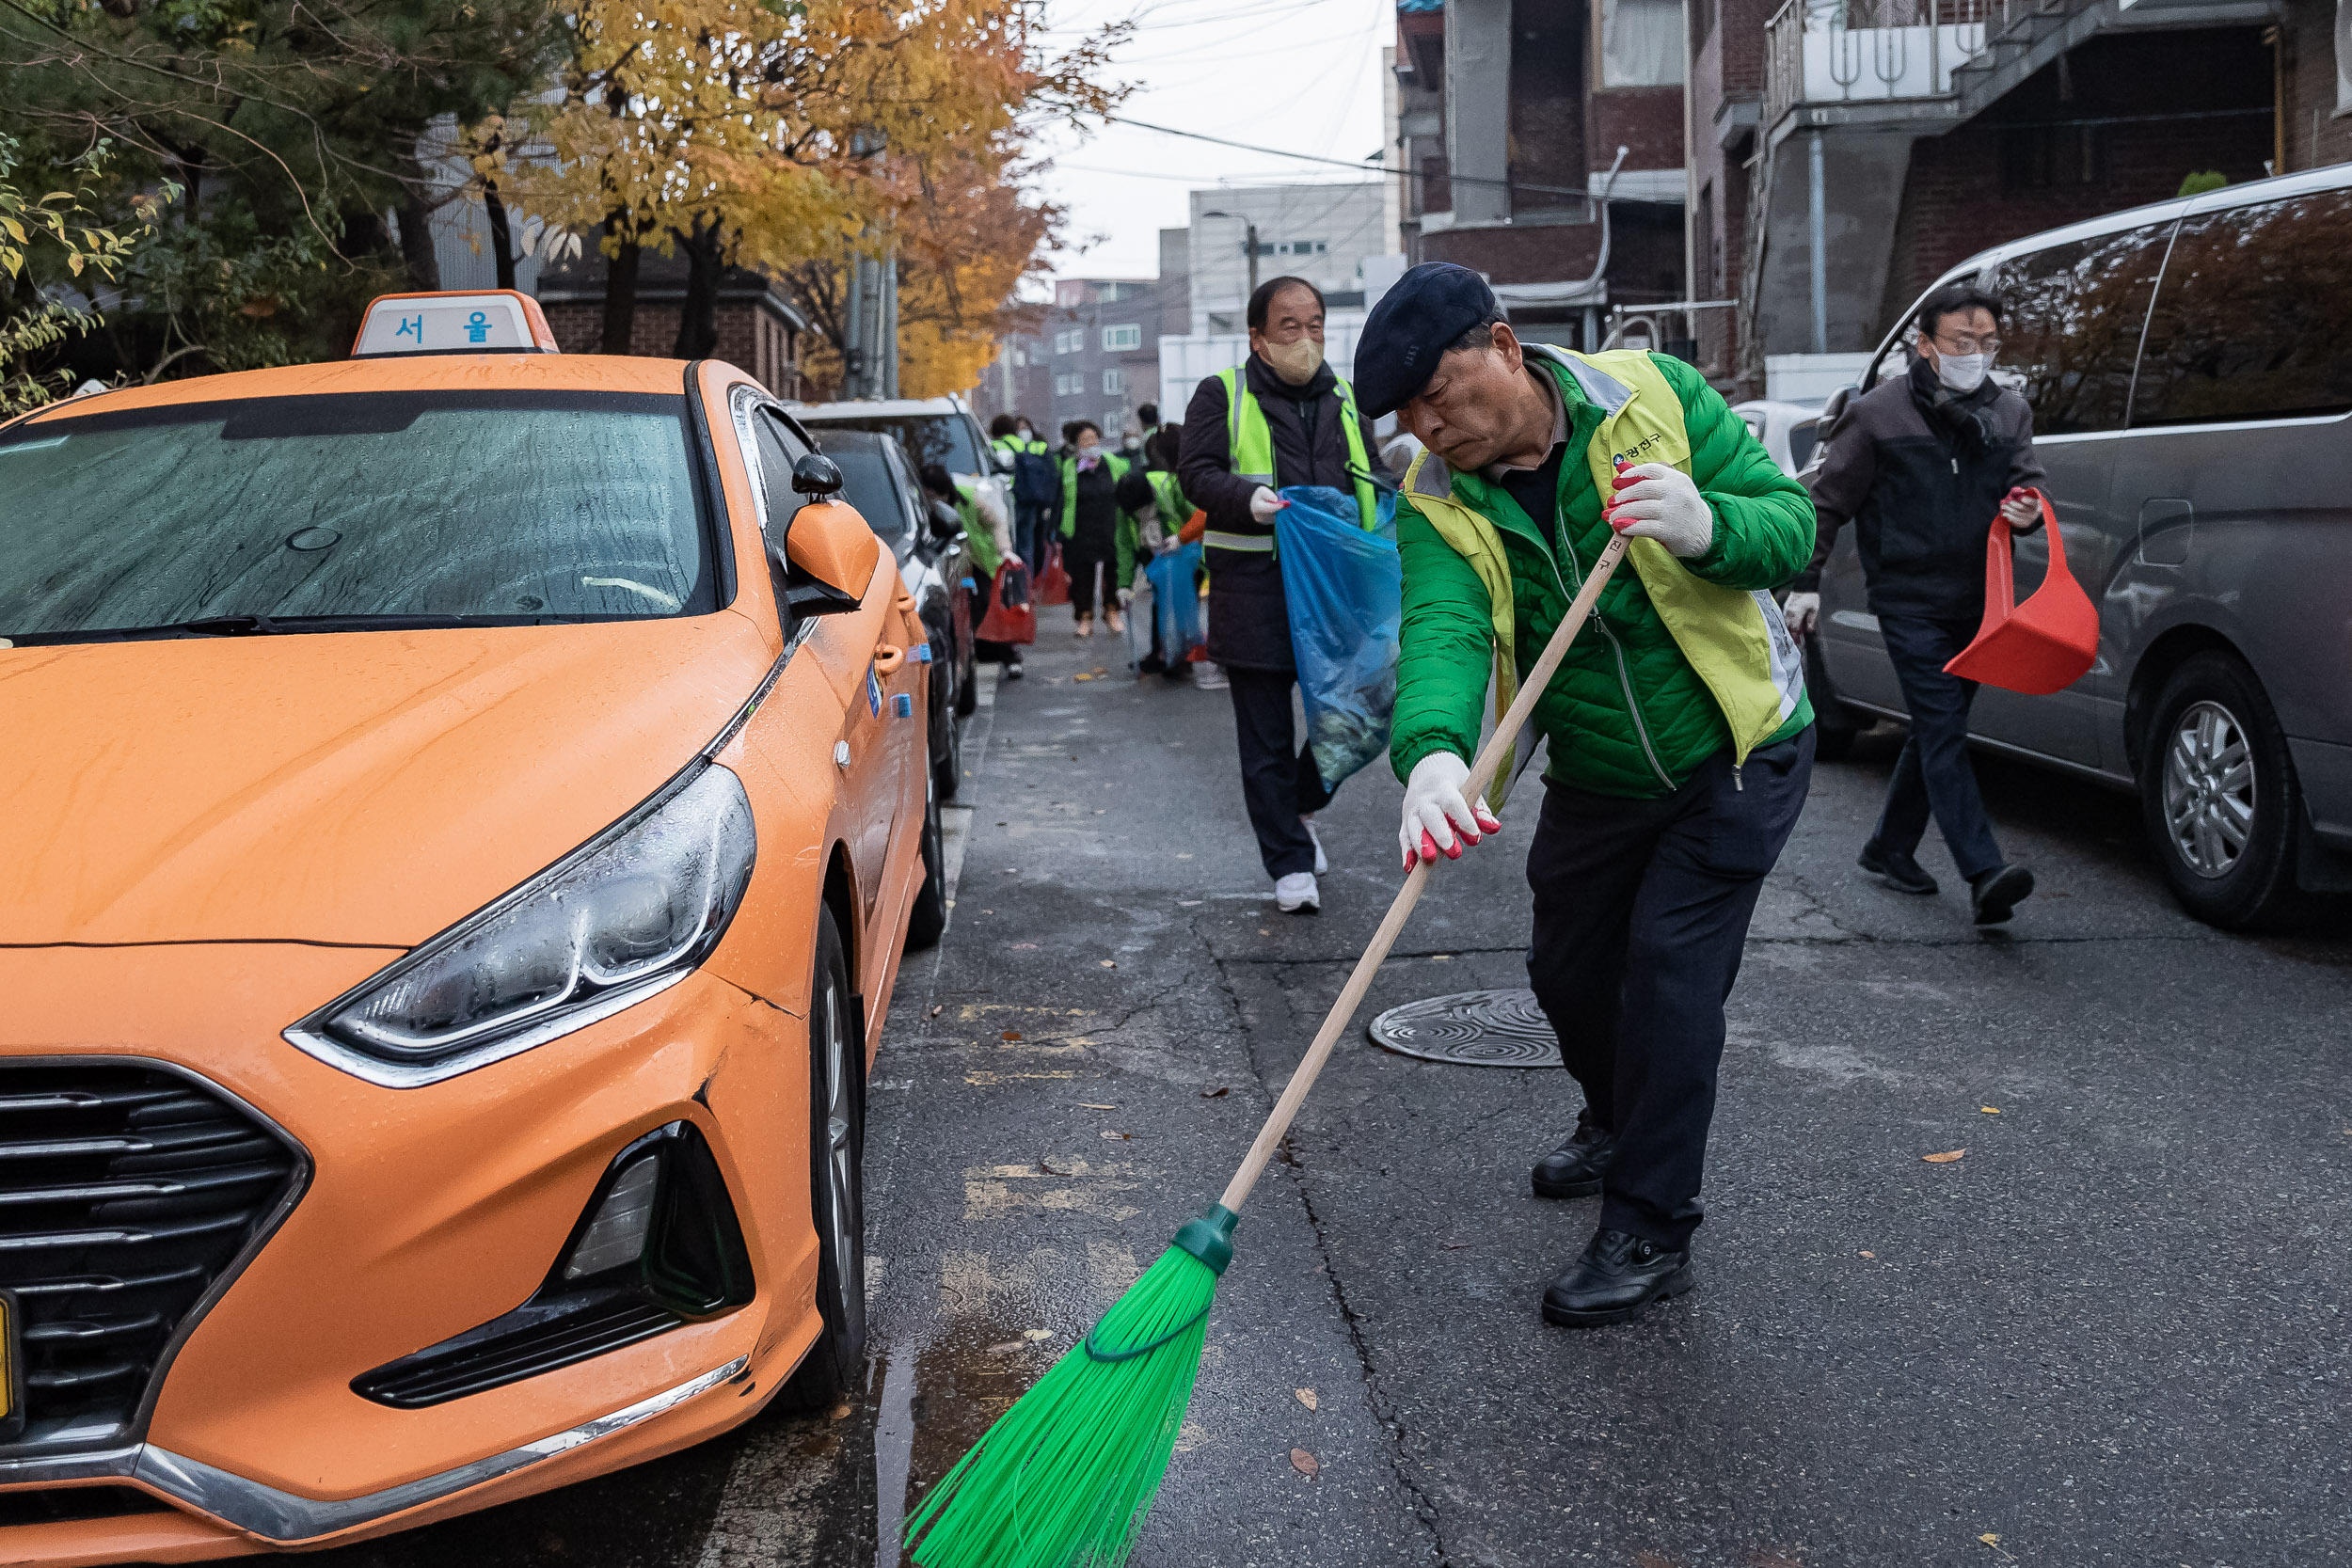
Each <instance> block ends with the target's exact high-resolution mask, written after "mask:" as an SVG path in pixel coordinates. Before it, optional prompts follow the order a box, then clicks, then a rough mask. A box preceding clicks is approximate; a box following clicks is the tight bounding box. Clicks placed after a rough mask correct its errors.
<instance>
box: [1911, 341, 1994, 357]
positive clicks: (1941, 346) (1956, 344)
mask: <svg viewBox="0 0 2352 1568" xmlns="http://www.w3.org/2000/svg"><path fill="white" fill-rule="evenodd" d="M1929 341H1931V342H1932V343H1934V344H1935V349H1936V352H1937V353H1938V354H1989V355H1997V354H1999V353H2000V352H2001V340H2000V339H1998V338H1954V339H1953V340H1951V341H1949V342H1947V341H1944V340H1943V339H1941V338H1933V339H1931V340H1929Z"/></svg>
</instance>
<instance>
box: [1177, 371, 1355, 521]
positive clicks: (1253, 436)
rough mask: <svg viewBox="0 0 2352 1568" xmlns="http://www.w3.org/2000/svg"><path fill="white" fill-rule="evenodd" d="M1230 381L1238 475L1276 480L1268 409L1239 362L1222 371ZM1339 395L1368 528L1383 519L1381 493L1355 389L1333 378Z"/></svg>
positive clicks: (1228, 421)
mask: <svg viewBox="0 0 2352 1568" xmlns="http://www.w3.org/2000/svg"><path fill="white" fill-rule="evenodd" d="M1216 378H1217V379H1218V380H1219V381H1221V382H1223V383H1224V384H1225V436H1226V440H1227V441H1228V442H1229V443H1230V446H1231V450H1232V458H1231V461H1232V468H1233V474H1234V476H1235V477H1236V478H1239V479H1246V480H1248V481H1250V482H1251V483H1255V484H1263V485H1268V486H1271V485H1272V484H1273V483H1274V434H1273V432H1272V431H1270V430H1268V429H1267V428H1266V422H1265V410H1264V409H1263V407H1261V406H1260V405H1259V403H1258V399H1257V395H1256V394H1255V393H1253V392H1251V391H1250V390H1249V384H1248V380H1247V379H1246V378H1245V377H1244V376H1243V374H1242V368H1241V367H1240V366H1238V365H1236V366H1234V367H1233V368H1232V370H1228V371H1219V372H1216ZM1333 381H1334V389H1335V390H1336V391H1337V392H1338V393H1339V394H1340V414H1341V418H1342V420H1343V424H1344V426H1345V428H1346V432H1347V471H1348V473H1349V474H1350V475H1352V476H1353V477H1354V479H1355V482H1356V516H1357V519H1358V521H1359V522H1360V523H1361V524H1362V525H1363V526H1364V527H1365V528H1373V527H1375V526H1376V525H1377V523H1378V520H1379V498H1378V497H1377V496H1376V495H1375V493H1374V491H1373V487H1372V462H1371V459H1370V458H1369V457H1367V456H1366V455H1365V452H1364V426H1363V421H1362V420H1360V419H1359V418H1358V417H1357V414H1356V389H1355V388H1352V387H1350V386H1349V385H1348V384H1347V382H1346V381H1345V380H1344V379H1343V378H1340V377H1334V378H1333Z"/></svg>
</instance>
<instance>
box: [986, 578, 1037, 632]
mask: <svg viewBox="0 0 2352 1568" xmlns="http://www.w3.org/2000/svg"><path fill="white" fill-rule="evenodd" d="M972 635H973V637H974V638H975V639H977V640H978V641H982V642H1034V641H1037V607H1036V606H1035V605H1033V604H1031V603H1030V602H1029V569H1028V568H1027V567H1026V566H1024V565H1022V564H1021V563H1020V562H1017V561H1008V562H1005V563H1004V564H1003V565H1002V566H999V567H997V568H996V585H995V591H994V592H993V593H992V594H989V598H988V613H987V614H985V615H983V616H981V617H980V624H979V625H978V626H976V627H974V628H973V631H972Z"/></svg>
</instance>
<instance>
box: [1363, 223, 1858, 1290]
mask: <svg viewBox="0 0 2352 1568" xmlns="http://www.w3.org/2000/svg"><path fill="white" fill-rule="evenodd" d="M1356 371H1357V377H1358V382H1357V385H1358V387H1359V389H1360V397H1361V406H1362V407H1363V408H1364V410H1365V411H1366V412H1368V413H1373V414H1375V415H1377V414H1385V413H1389V412H1391V411H1394V412H1396V413H1397V414H1398V415H1399V417H1400V419H1401V420H1402V421H1403V422H1404V424H1405V425H1406V427H1407V428H1408V429H1410V430H1411V431H1412V433H1413V434H1414V435H1415V436H1418V437H1419V438H1420V439H1421V440H1422V443H1423V444H1424V445H1425V446H1426V447H1427V448H1428V451H1426V452H1424V453H1423V454H1422V456H1421V457H1420V458H1419V459H1418V460H1416V461H1415V463H1414V465H1413V467H1412V468H1411V470H1410V471H1409V472H1408V473H1407V475H1406V480H1405V484H1404V493H1403V495H1402V496H1401V498H1400V499H1399V501H1398V510H1397V546H1398V550H1399V553H1400V555H1401V557H1402V560H1403V563H1404V572H1405V590H1404V623H1403V632H1402V642H1403V651H1402V655H1401V657H1400V661H1399V666H1398V672H1397V698H1396V712H1395V720H1394V725H1393V729H1392V733H1391V752H1390V755H1391V761H1392V763H1393V764H1394V766H1395V768H1396V771H1397V776H1398V777H1399V778H1401V779H1403V780H1405V782H1406V790H1405V812H1404V820H1403V823H1402V827H1401V830H1400V834H1399V837H1400V843H1401V847H1402V848H1403V851H1404V854H1405V857H1406V863H1408V864H1409V863H1411V861H1412V859H1413V857H1414V856H1416V855H1419V856H1421V857H1422V858H1424V859H1434V858H1435V857H1436V856H1438V854H1440V853H1442V854H1445V855H1448V856H1452V857H1456V858H1458V857H1459V856H1460V854H1461V852H1462V848H1463V846H1465V845H1474V844H1476V843H1478V842H1479V841H1480V839H1481V838H1482V837H1484V836H1485V835H1486V834H1488V833H1491V832H1496V831H1497V829H1498V827H1499V824H1498V822H1497V820H1496V818H1495V817H1494V816H1492V814H1491V812H1490V811H1489V809H1488V808H1489V806H1494V807H1499V806H1500V804H1501V786H1502V783H1503V782H1504V781H1507V779H1508V777H1509V773H1510V769H1509V768H1508V767H1507V766H1506V768H1504V770H1503V772H1502V774H1501V775H1499V777H1498V787H1497V788H1496V789H1495V790H1492V791H1490V792H1489V796H1488V800H1486V801H1483V802H1478V803H1476V804H1473V803H1472V802H1470V801H1468V800H1464V799H1463V797H1462V785H1463V784H1464V783H1465V781H1467V780H1468V778H1469V776H1470V764H1469V762H1468V760H1467V759H1468V758H1470V756H1471V755H1473V754H1474V753H1475V751H1476V748H1477V745H1478V738H1479V726H1480V721H1481V709H1482V706H1483V703H1482V699H1483V698H1484V697H1485V695H1486V689H1487V685H1488V680H1489V677H1490V676H1491V677H1493V679H1494V681H1495V685H1496V690H1495V707H1496V710H1497V711H1498V712H1500V711H1501V709H1502V707H1503V706H1504V705H1507V703H1508V702H1509V700H1510V698H1511V697H1512V696H1513V695H1514V694H1515V689H1516V687H1517V684H1518V676H1519V674H1520V673H1523V672H1524V671H1525V670H1526V669H1527V668H1528V667H1529V666H1531V665H1532V664H1534V661H1535V658H1536V657H1537V655H1538V654H1540V653H1541V652H1542V651H1543V648H1544V645H1545V644H1546V642H1547V641H1549V639H1550V637H1551V634H1552V632H1553V630H1554V629H1555V628H1556V627H1557V626H1559V624H1560V621H1561V618H1562V616H1563V615H1564V614H1565V611H1566V610H1567V608H1568V604H1569V601H1570V600H1571V599H1572V598H1573V597H1574V596H1575V594H1576V593H1577V591H1578V589H1579V587H1580V586H1581V584H1582V582H1583V580H1584V578H1585V576H1586V574H1588V573H1589V572H1590V571H1591V570H1592V569H1593V565H1594V562H1595V561H1596V559H1597V557H1598V556H1599V554H1600V552H1601V550H1602V549H1603V548H1604V547H1605V546H1607V545H1608V543H1609V541H1610V537H1611V531H1612V529H1615V530H1617V531H1622V532H1623V533H1625V534H1626V535H1628V536H1629V548H1628V550H1627V553H1626V557H1625V561H1624V563H1623V565H1622V567H1621V568H1620V569H1619V570H1618V571H1617V573H1616V574H1615V576H1614V577H1613V578H1611V579H1610V581H1609V584H1608V586H1607V588H1605V589H1604V590H1603V591H1602V593H1601V595H1600V598H1599V601H1598V603H1597V606H1596V607H1595V610H1594V612H1593V616H1592V619H1591V620H1590V621H1589V622H1588V623H1587V624H1586V625H1585V626H1584V628H1583V631H1582V633H1581V635H1580V636H1579V637H1578V638H1577V640H1576V641H1575V643H1574V644H1573V645H1572V646H1571V647H1570V648H1569V650H1568V654H1567V657H1566V660H1565V662H1564V663H1563V664H1562V665H1561V666H1560V669H1559V671H1558V673H1556V674H1555V675H1554V676H1553V678H1552V680H1551V683H1550V685H1549V687H1547V688H1546V689H1545V691H1544V694H1543V696H1542V698H1541V699H1540V701H1539V702H1538V703H1537V705H1536V707H1535V718H1534V727H1535V728H1536V729H1537V730H1539V731H1541V732H1542V734H1543V736H1544V737H1545V739H1546V740H1547V741H1548V743H1549V763H1548V765H1547V767H1546V768H1545V773H1544V785H1545V792H1544V803H1543V812H1542V816H1541V817H1540V818H1539V819H1538V821H1537V824H1536V828H1535V836H1534V843H1533V844H1532V845H1530V847H1529V852H1528V859H1527V879H1528V882H1529V884H1530V886H1531V887H1532V888H1533V889H1534V927H1533V932H1532V936H1531V940H1530V942H1529V946H1528V958H1527V969H1528V978H1529V980H1530V981H1531V983H1532V984H1533V985H1534V990H1535V997H1536V1000H1537V1001H1538V1002H1539V1003H1540V1004H1541V1005H1542V1006H1543V1009H1544V1013H1545V1015H1546V1017H1547V1018H1549V1020H1550V1022H1551V1025H1552V1027H1553V1029H1554V1030H1555V1031H1556V1032H1557V1033H1558V1035H1559V1037H1560V1050H1561V1054H1562V1056H1563V1057H1564V1058H1565V1062H1566V1065H1567V1068H1568V1070H1569V1072H1570V1073H1571V1074H1573V1075H1574V1076H1575V1078H1576V1081H1577V1083H1578V1085H1580V1086H1581V1088H1582V1090H1583V1093H1584V1109H1583V1112H1582V1114H1581V1116H1580V1117H1579V1118H1578V1125H1577V1128H1576V1131H1575V1133H1574V1134H1573V1135H1572V1136H1571V1137H1570V1138H1569V1139H1568V1141H1567V1142H1566V1143H1565V1144H1564V1145H1563V1146H1562V1147H1561V1148H1558V1149H1556V1150H1555V1151H1553V1152H1552V1153H1550V1154H1549V1155H1546V1156H1544V1157H1543V1158H1542V1159H1541V1160H1539V1161H1538V1162H1537V1163H1536V1164H1535V1167H1534V1176H1533V1182H1534V1190H1535V1192H1536V1194H1537V1195H1538V1196H1544V1197H1564V1198H1565V1197H1582V1196H1590V1195H1592V1194H1594V1193H1598V1194H1599V1195H1600V1197H1601V1206H1600V1216H1599V1225H1598V1227H1597V1230H1596V1232H1595V1234H1594V1236H1593V1238H1592V1240H1591V1242H1590V1243H1588V1244H1587V1245H1586V1247H1585V1248H1584V1251H1583V1253H1582V1255H1581V1257H1580V1258H1578V1259H1576V1261H1575V1262H1574V1263H1573V1264H1572V1265H1571V1266H1570V1267H1569V1268H1568V1269H1567V1270H1566V1271H1565V1272H1564V1273H1563V1274H1562V1275H1560V1276H1559V1277H1558V1278H1556V1279H1554V1280H1553V1281H1552V1282H1551V1283H1550V1285H1549V1288H1548V1289H1547V1290H1546V1291H1545V1292H1544V1297H1543V1312H1544V1316H1545V1317H1546V1318H1547V1319H1549V1321H1551V1322H1553V1323H1563V1324H1568V1325H1572V1326H1586V1325H1591V1324H1596V1323H1610V1322H1613V1321H1616V1320H1618V1319H1621V1318H1625V1317H1628V1316H1630V1315H1631V1314H1633V1313H1634V1312H1636V1311H1639V1310H1640V1309H1641V1308H1643V1307H1645V1306H1646V1305H1647V1304H1648V1303H1650V1302H1651V1301H1654V1300H1657V1299H1660V1298H1661V1297H1665V1296H1672V1295H1677V1294H1679V1293H1680V1292H1682V1291H1686V1290H1688V1289H1690V1287H1691V1284H1692V1274H1691V1251H1690V1248H1691V1236H1692V1231H1693V1230H1695V1229H1696V1228H1697V1227H1698V1223H1699V1218H1700V1209H1699V1201H1698V1196H1699V1183H1700V1169H1701V1164H1702V1161H1703V1159H1704V1157H1705V1154H1706V1149H1707V1132H1708V1122H1709V1121H1710V1119H1711V1118H1712V1117H1713V1115H1714V1109H1715V1079H1716V1069H1717V1066H1718V1064H1719V1062H1720V1060H1721V1057H1722V1055H1723V1047H1724V1002H1725V1000H1726V999H1727V998H1728V997H1729V995H1730V993H1731V987H1732V982H1733V980H1734V979H1735V978H1736V977H1737V976H1738V974H1739V972H1740V950H1741V947H1742V944H1743V943H1744V942H1745V941H1746V937H1747V929H1748V921H1749V918H1750V916H1751V915H1752V914H1753V913H1754V912H1755V909H1756V895H1757V892H1758V890H1759V889H1760V887H1761V885H1762V883H1763V879H1764V877H1765V874H1766V873H1767V872H1769V871H1770V870H1771V869H1772V863H1773V862H1774V861H1776V860H1777V859H1778V858H1779V856H1780V851H1781V847H1782V846H1783V845H1784V844H1785V843H1787V842H1788V833H1789V830H1790V829H1791V828H1792V827H1794V826H1795V823H1796V819H1797V814H1798V811H1799V810H1800V808H1802V807H1803V805H1804V794H1805V785H1806V782H1807V780H1808V779H1809V777H1810V776H1811V772H1812V766H1813V730H1812V723H1813V709H1812V705H1811V704H1810V703H1808V702H1807V701H1806V699H1805V694H1804V673H1803V665H1802V663H1801V661H1800V659H1799V657H1798V654H1797V649H1796V646H1795V644H1794V643H1793V642H1791V641H1790V640H1789V637H1788V631H1787V629H1786V628H1785V627H1784V626H1782V624H1781V620H1780V614H1779V611H1778V610H1776V609H1775V608H1774V606H1773V604H1772V596H1771V594H1770V593H1769V592H1768V591H1769V590H1770V589H1772V588H1773V587H1774V586H1775V585H1777V584H1780V583H1783V582H1786V581H1788V579H1789V578H1791V577H1792V576H1794V575H1795V573H1796V572H1797V571H1798V570H1799V569H1800V568H1801V567H1803V566H1804V563H1805V562H1806V560H1807V559H1808V558H1809V557H1810V555H1811V554H1812V548H1813V508H1812V504H1811V503H1810V502H1809V501H1808V500H1807V499H1805V493H1804V490H1803V489H1801V488H1800V487H1799V486H1798V484H1797V483H1796V482H1795V481H1794V480H1791V479H1788V478H1787V477H1785V476H1784V475H1782V473H1781V472H1780V470H1779V468H1778V467H1776V466H1775V465H1774V464H1773V462H1772V458H1771V457H1770V456H1769V455H1767V454H1766V452H1765V451H1764V449H1763V447H1762V446H1760V445H1758V444H1757V442H1756V438H1755V437H1754V436H1751V435H1750V434H1749V433H1748V429H1747V426H1746V424H1745V423H1744V422H1743V421H1742V420H1740V418H1739V416H1737V415H1735V414H1733V413H1732V412H1731V411H1730V409H1729V408H1728V407H1726V406H1725V405H1724V400H1723V399H1722V398H1721V397H1720V396H1719V395H1717V394H1716V393H1715V392H1714V391H1713V390H1712V389H1711V388H1708V385H1707V384H1706V382H1705V381H1703V380H1702V379H1701V378H1700V376H1699V374H1698V372H1696V371H1695V370H1692V368H1691V367H1690V366H1688V365H1685V364H1683V363H1682V362H1680V361H1679V360H1676V359H1672V358H1669V357H1667V356H1663V355H1650V354H1641V353H1631V352H1624V353H1605V354H1594V355H1580V354H1568V353H1564V352H1562V351H1561V350H1558V349H1551V348H1545V347H1542V346H1540V345H1523V344H1521V343H1520V342H1519V341H1518V338H1517V337H1516V336H1514V334H1513V333H1512V330H1511V328H1510V326H1509V325H1507V324H1506V323H1505V322H1504V320H1503V315H1502V310H1501V309H1500V308H1499V307H1498V306H1497V304H1496V302H1495V296H1494V293H1493V291H1492V290H1490V289H1489V288H1487V286H1486V282H1485V281H1484V280H1483V279H1482V278H1481V277H1479V276H1478V275H1477V274H1476V273H1474V272H1470V271H1467V270H1465V269H1463V268H1461V267H1455V266H1448V265H1444V264H1439V263H1433V264H1429V265H1424V266H1419V267H1415V268H1413V269H1412V270H1411V271H1409V272H1407V273H1406V275H1405V276H1404V277H1403V279H1402V280H1400V281H1399V282H1398V283H1397V284H1396V286H1395V287H1394V288H1393V289H1392V290H1391V292H1390V293H1389V294H1388V295H1387V297H1385V298H1384V299H1383V300H1382V301H1381V302H1380V304H1379V305H1378V307H1376V308H1375V309H1374V310H1373V312H1372V314H1371V316H1370V318H1369V319H1368V320H1367V321H1366V322H1365V324H1364V331H1363V336H1362V338H1361V340H1360V341H1359V343H1358V346H1357V351H1356Z"/></svg>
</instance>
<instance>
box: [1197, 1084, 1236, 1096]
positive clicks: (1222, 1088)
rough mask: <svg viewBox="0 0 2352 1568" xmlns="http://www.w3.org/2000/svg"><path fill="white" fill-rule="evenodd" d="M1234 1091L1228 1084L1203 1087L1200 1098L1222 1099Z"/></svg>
mask: <svg viewBox="0 0 2352 1568" xmlns="http://www.w3.org/2000/svg"><path fill="white" fill-rule="evenodd" d="M1232 1092H1233V1091H1232V1089H1231V1088H1230V1087H1228V1086H1227V1085H1223V1084H1219V1085H1217V1086H1216V1088H1213V1089H1202V1090H1201V1091H1200V1098H1201V1099H1203V1100H1222V1099H1224V1098H1225V1097H1226V1096H1227V1095H1229V1094H1232Z"/></svg>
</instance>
